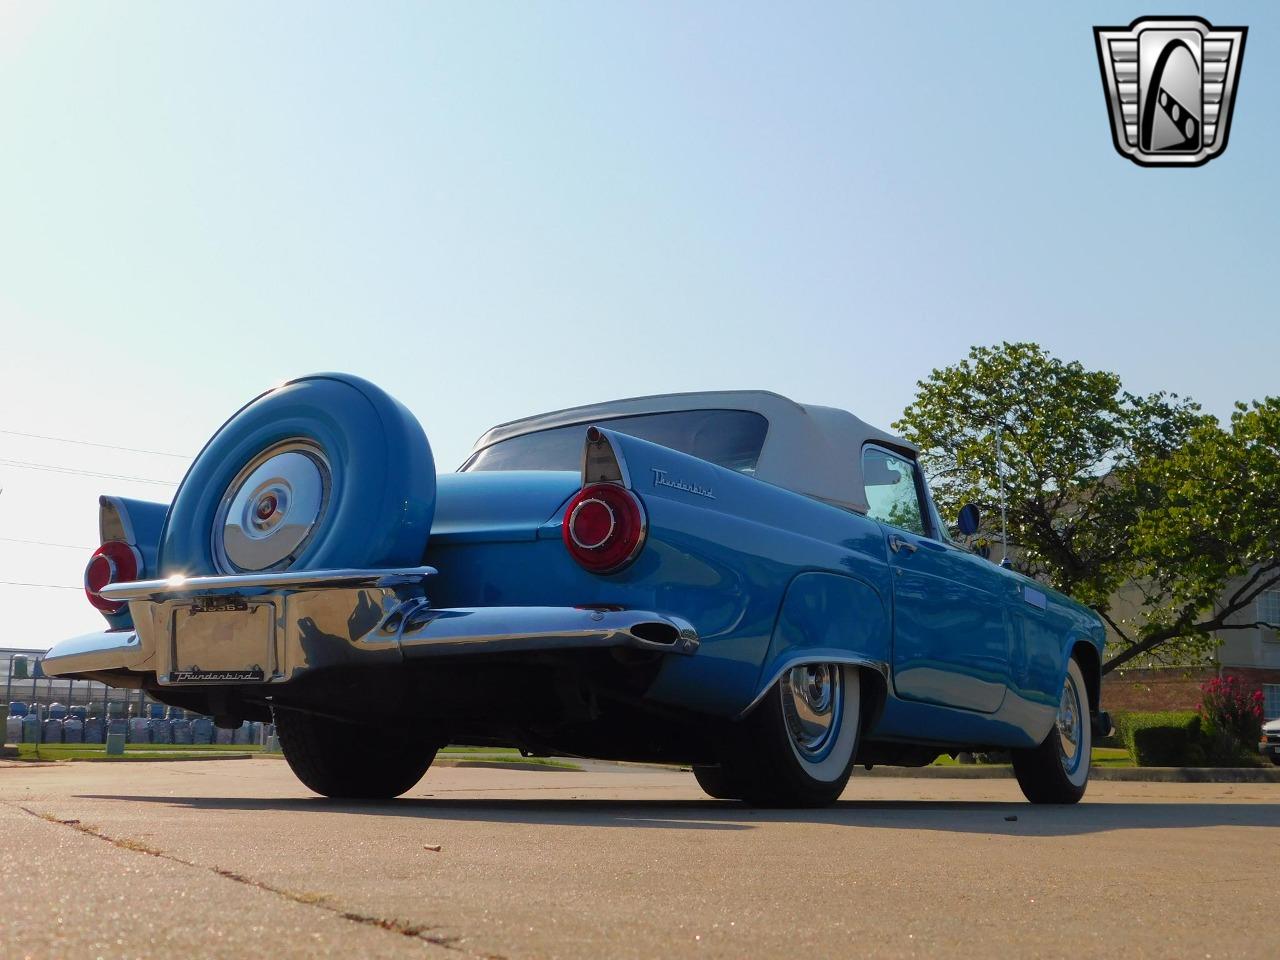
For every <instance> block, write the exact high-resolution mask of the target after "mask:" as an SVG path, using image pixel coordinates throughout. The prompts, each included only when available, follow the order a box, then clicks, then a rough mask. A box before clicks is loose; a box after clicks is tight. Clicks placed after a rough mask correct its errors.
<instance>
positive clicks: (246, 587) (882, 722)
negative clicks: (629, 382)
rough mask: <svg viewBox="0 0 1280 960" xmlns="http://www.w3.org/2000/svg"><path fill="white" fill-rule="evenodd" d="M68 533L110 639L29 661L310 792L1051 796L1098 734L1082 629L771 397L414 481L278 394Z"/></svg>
mask: <svg viewBox="0 0 1280 960" xmlns="http://www.w3.org/2000/svg"><path fill="white" fill-rule="evenodd" d="M973 523H974V518H973V515H972V513H971V512H970V514H969V516H967V517H966V518H965V522H964V523H963V524H962V526H964V527H966V528H968V529H969V530H971V529H972V526H973ZM101 532H102V546H101V547H100V548H99V549H98V550H97V551H96V552H95V553H94V555H93V557H92V559H91V560H90V562H89V565H88V567H87V569H86V572H85V590H86V593H87V595H88V598H89V600H90V602H91V603H93V604H94V606H96V607H97V608H98V609H99V610H101V611H102V613H103V614H104V616H105V617H106V619H107V621H108V623H109V625H110V629H109V630H106V631H104V632H102V633H96V634H91V635H89V636H84V637H78V638H75V639H71V640H67V641H65V642H63V643H60V644H58V645H57V646H56V647H55V648H54V649H53V650H52V651H50V653H49V655H48V657H47V659H46V660H45V661H44V666H45V670H46V672H48V673H50V674H54V675H58V676H67V677H82V678H92V679H96V680H103V681H106V682H109V683H113V684H118V685H125V686H132V687H141V688H143V689H145V690H146V691H147V692H148V693H149V694H150V695H151V696H153V697H155V698H156V699H158V700H160V701H163V702H165V703H169V704H174V705H176V706H179V707H185V708H188V709H191V710H196V711H199V712H202V713H207V714H211V715H212V716H213V717H214V718H215V720H216V722H217V723H218V724H219V725H222V726H237V725H239V724H240V723H242V722H243V721H244V720H246V719H255V720H268V719H273V718H274V720H275V722H276V724H277V728H278V730H279V736H280V742H281V744H282V746H283V749H284V752H285V756H286V758H287V760H288V762H289V764H290V765H291V766H292V768H293V770H294V771H295V773H296V774H297V775H298V777H299V778H300V779H301V780H302V781H303V783H305V784H306V785H307V786H308V787H310V788H311V789H313V790H315V791H317V792H319V793H321V794H325V795H327V796H332V797H365V798H385V797H393V796H396V795H399V794H401V793H403V792H404V791H406V790H408V789H410V788H411V787H412V786H413V785H414V784H415V783H416V782H417V781H418V780H419V779H420V778H421V777H422V775H423V773H424V772H425V771H426V770H427V768H428V767H429V766H430V764H431V762H432V759H433V758H434V756H435V754H436V751H437V749H438V748H439V747H440V746H442V745H443V744H446V743H468V744H491V745H514V746H517V747H519V748H520V749H521V750H522V751H524V752H525V753H527V754H531V755H547V754H568V755H579V756H588V757H600V758H613V759H622V760H642V761H643V760H647V761H664V762H677V763H688V764H691V765H692V766H693V770H694V773H695V774H696V776H697V778H698V782H699V783H700V784H701V785H702V787H703V788H704V789H705V790H706V792H707V793H709V794H710V795H712V796H714V797H719V798H724V799H735V800H745V801H748V802H751V803H756V804H771V805H780V806H815V805H821V804H827V803H830V802H832V801H834V800H835V799H836V798H837V797H839V796H840V794H841V792H842V791H843V790H844V788H845V785H846V782H847V781H848V779H849V775H850V772H851V771H852V769H853V768H854V766H855V765H857V764H862V765H865V766H866V767H868V768H870V767H871V766H872V765H875V764H888V765H902V766H918V765H923V764H927V763H930V762H931V761H933V760H934V759H935V758H936V757H938V756H939V755H940V754H944V753H951V754H955V753H957V752H959V751H966V750H968V751H971V750H979V749H981V750H1007V751H1010V752H1011V754H1012V757H1013V764H1014V769H1015V771H1016V773H1017V777H1018V782H1019V783H1020V784H1021V786H1022V789H1023V791H1024V793H1025V794H1026V796H1027V797H1028V798H1029V799H1030V800H1032V801H1033V802H1040V803H1071V802H1074V801H1076V800H1079V799H1080V797H1081V795H1082V794H1083V793H1084V790H1085V785H1086V783H1087V780H1088V777H1089V755H1090V745H1091V741H1092V736H1093V734H1094V733H1095V731H1097V730H1100V729H1108V728H1109V723H1108V721H1107V718H1106V715H1105V714H1104V713H1101V712H1100V710H1099V708H1098V693H1099V657H1100V653H1101V649H1102V645H1103V641H1104V633H1103V626H1102V623H1101V621H1100V620H1099V618H1098V617H1097V616H1096V615H1095V614H1094V613H1092V612H1091V611H1089V610H1088V609H1086V608H1084V607H1082V606H1080V605H1079V604H1077V603H1074V602H1073V601H1071V600H1070V599H1068V598H1067V597H1065V596H1063V595H1061V594H1059V593H1057V592H1055V591H1053V590H1052V589H1049V588H1048V587H1046V586H1045V585H1044V584H1041V583H1037V582H1035V581H1033V580H1029V579H1027V578H1026V577H1023V576H1020V575H1019V574H1017V573H1014V572H1012V571H1010V570H1005V569H1001V568H1000V567H999V566H997V565H995V564H992V563H990V562H988V561H987V560H984V559H983V558H981V557H979V556H977V555H976V554H974V553H972V552H970V551H969V550H967V549H965V548H964V547H963V546H961V545H960V544H958V543H957V542H955V541H954V540H953V539H952V538H951V536H950V535H949V534H948V532H947V527H946V525H945V524H944V522H943V520H942V518H941V517H939V515H938V511H937V510H936V508H935V507H934V505H933V502H932V500H931V499H930V495H929V490H928V488H927V486H926V484H925V482H924V479H923V477H922V476H921V471H920V469H919V467H918V466H917V463H916V451H915V450H914V448H913V447H912V446H911V444H909V443H907V442H905V441H904V440H902V439H901V438H899V437H895V436H892V435H890V434H888V433H884V432H882V431H880V430H877V429H875V428H873V427H871V426H868V425H867V424H866V423H863V422H862V421H861V420H859V419H858V418H857V417H854V416H852V415H851V414H849V413H845V412H844V411H842V410H835V409H831V408H827V407H817V406H807V405H801V404H797V403H794V402H792V401H790V400H787V399H786V398H784V397H781V396H778V395H776V394H772V393H765V392H760V391H742V392H726V393H687V394H673V395H668V396H657V397H644V398H640V399H634V400H622V401H618V402H614V403H605V404H599V405H596V406H589V407H579V408H577V409H572V410H563V411H560V412H557V413H551V414H546V415H543V416H537V417H531V418H529V419H525V420H517V421H515V422H512V423H507V424H503V425H502V426H499V427H495V428H494V429H492V430H490V431H489V432H488V433H486V434H485V435H484V436H483V437H481V438H480V440H479V442H478V443H477V444H476V446H475V449H474V451H473V452H472V454H471V456H470V457H469V459H468V460H467V461H466V463H464V464H463V465H462V467H461V469H460V470H459V471H458V472H457V473H452V474H443V475H439V476H437V474H436V470H435V465H434V462H433V460H432V456H431V450H430V447H429V446H428V443H427V439H426V436H425V434H424V433H423V430H422V427H421V426H420V425H419V423H418V421H417V420H416V419H415V418H414V417H413V416H412V415H411V414H410V413H409V412H408V411H407V410H406V409H405V408H404V407H402V406H401V405H400V404H399V403H397V402H396V401H395V400H393V399H392V398H391V397H389V396H388V395H387V394H386V393H384V392H383V391H382V390H380V389H379V388H377V387H376V386H374V385H373V384H370V383H368V382H366V381H364V380H361V379H359V378H357V377H352V376H346V375H340V374H322V375H316V376H310V377H303V378H300V379H297V380H293V381H290V382H289V383H286V384H284V385H282V386H280V387H278V388H276V389H274V390H271V391H269V392H267V393H264V394H263V395H261V396H259V397H258V398H256V399H255V400H253V401H252V402H251V403H249V404H248V405H246V406H245V407H244V408H242V409H241V410H240V411H239V412H238V413H236V415H235V416H233V417H232V418H231V419H230V420H229V421H227V423H226V424H225V425H224V426H223V427H222V428H221V429H220V430H219V431H218V432H217V433H216V434H215V435H214V437H213V438H212V439H211V440H210V441H209V442H208V443H207V444H206V445H205V447H204V449H203V450H202V451H201V452H200V454H199V456H198V457H197V458H196V459H195V461H194V463H193V464H192V466H191V469H190V470H189V471H188V473H187V475H186V477H185V478H184V479H183V481H182V484H181V486H180V487H179V489H178V492H177V494H176V496H175V497H174V500H173V502H172V503H171V504H169V505H167V506H166V505H163V504H154V503H145V502H139V501H132V500H125V499H122V498H116V497H103V498H102V501H101Z"/></svg>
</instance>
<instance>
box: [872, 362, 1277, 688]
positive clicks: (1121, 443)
mask: <svg viewBox="0 0 1280 960" xmlns="http://www.w3.org/2000/svg"><path fill="white" fill-rule="evenodd" d="M918 386H919V393H918V395H917V397H916V399H915V401H914V402H913V403H912V404H911V405H910V406H909V407H907V409H906V411H905V412H904V413H903V416H902V418H901V419H900V420H899V421H898V422H897V423H895V424H894V426H895V427H896V428H897V429H898V430H900V431H901V432H902V433H903V434H904V435H905V436H906V437H907V438H908V439H910V440H911V441H912V442H914V443H915V444H916V445H917V446H919V447H920V449H921V460H922V462H923V464H924V468H925V471H926V473H927V474H928V475H929V478H930V484H931V487H932V489H933V491H934V495H935V497H936V499H937V500H938V505H939V509H940V510H941V511H942V512H943V513H944V515H948V516H954V515H955V511H957V510H958V509H959V507H960V506H961V505H962V504H964V503H966V502H975V503H977V504H978V505H979V506H980V507H981V508H982V510H983V513H984V515H985V516H986V518H987V524H986V529H987V531H988V532H993V527H992V524H993V523H998V516H999V487H1000V475H999V473H998V471H997V467H996V449H995V446H996V436H997V433H999V434H1001V435H1002V438H1003V449H1004V461H1005V471H1004V482H1005V489H1006V494H1007V502H1008V522H1009V544H1010V548H1011V549H1012V550H1015V551H1016V552H1017V555H1018V566H1019V568H1020V569H1022V570H1023V571H1024V572H1026V573H1028V574H1030V575H1032V576H1036V577H1040V578H1042V579H1045V580H1047V581H1048V582H1050V583H1052V584H1054V585H1055V586H1056V587H1058V588H1059V589H1061V590H1063V591H1064V592H1066V593H1069V594H1071V595H1072V596H1074V597H1076V598H1077V599H1078V600H1080V601H1081V602H1083V603H1086V604H1088V605H1089V606H1091V607H1093V608H1094V609H1095V610H1097V611H1098V612H1099V613H1100V614H1101V615H1102V616H1103V618H1104V619H1106V620H1107V622H1108V623H1109V624H1110V626H1111V628H1112V636H1111V643H1112V646H1111V653H1112V656H1111V657H1110V658H1109V660H1108V662H1107V665H1106V669H1114V668H1115V667H1116V666H1119V665H1120V664H1122V663H1125V662H1127V661H1129V660H1131V659H1133V658H1134V657H1137V656H1141V655H1149V656H1152V657H1162V658H1181V657H1186V656H1188V655H1194V654H1200V653H1203V652H1204V650H1205V649H1207V648H1208V647H1210V646H1211V645H1212V642H1213V641H1212V638H1211V634H1212V633H1213V632H1214V631H1218V630H1223V629H1232V628H1234V627H1235V626H1237V625H1242V624H1237V623H1228V621H1229V620H1233V619H1234V620H1238V619H1239V618H1238V617H1236V614H1238V613H1240V611H1242V610H1244V609H1247V608H1248V607H1249V606H1250V605H1251V604H1252V603H1253V602H1254V601H1255V600H1256V597H1257V595H1258V593H1259V592H1261V591H1262V590H1264V589H1267V588H1268V587H1270V586H1274V585H1275V583H1276V582H1277V578H1280V570H1277V569H1276V568H1275V567H1274V566H1271V565H1272V564H1274V563H1275V560H1274V559H1272V558H1275V557H1277V556H1280V545H1278V543H1277V539H1278V538H1277V531H1280V525H1277V523H1275V522H1274V521H1268V522H1269V526H1267V529H1261V528H1258V527H1250V524H1249V522H1248V518H1249V517H1254V518H1257V519H1267V518H1268V517H1277V499H1276V497H1275V496H1274V494H1276V493H1280V491H1277V490H1276V489H1275V485H1276V484H1277V483H1280V479H1276V478H1280V470H1278V469H1277V467H1280V463H1277V462H1276V459H1277V446H1276V443H1275V436H1274V435H1273V434H1268V432H1267V431H1268V430H1276V429H1280V409H1277V406H1276V404H1275V403H1274V402H1272V401H1267V402H1266V403H1264V404H1261V405H1255V406H1254V407H1252V408H1249V409H1248V410H1245V409H1244V408H1241V410H1240V411H1239V412H1238V414H1237V416H1236V418H1235V419H1233V423H1232V429H1231V430H1230V431H1226V430H1223V429H1222V428H1221V427H1220V426H1219V425H1218V423H1217V421H1216V420H1214V419H1213V418H1212V417H1208V416H1205V415H1204V414H1202V413H1201V412H1200V408H1199V406H1198V405H1197V404H1195V403H1194V402H1192V401H1190V400H1188V399H1185V398H1183V397H1179V396H1177V395H1175V394H1169V393H1155V394H1151V395H1148V396H1138V395H1135V394H1132V393H1130V392H1128V391H1126V390H1124V389H1123V385H1122V384H1121V382H1120V378H1119V377H1118V376H1116V375H1115V374H1113V373H1108V372H1105V371H1097V370H1088V369H1086V368H1085V367H1084V366H1083V365H1082V364H1080V363H1078V362H1074V361H1071V362H1068V361H1063V360H1060V359H1058V358H1056V357H1053V356H1051V355H1049V354H1048V353H1047V352H1046V351H1045V350H1043V349H1042V348H1041V347H1040V346H1038V345H1037V344H1034V343H1003V344H1001V345H999V346H995V347H974V348H973V349H972V350H970V352H969V356H968V357H967V358H966V359H964V360H962V361H961V362H960V363H957V364H955V365H954V366H950V367H946V368H944V369H941V370H934V371H933V372H932V374H931V375H930V376H929V377H928V378H927V379H925V380H923V381H921V382H920V383H919V385H918ZM1267 443H1270V448H1269V451H1270V452H1269V453H1268V452H1267V449H1268V448H1267ZM1246 467H1247V469H1248V470H1249V471H1253V472H1254V473H1256V472H1259V471H1263V470H1265V469H1268V467H1270V469H1272V471H1273V473H1272V474H1271V477H1272V480H1271V481H1270V486H1268V485H1267V483H1266V482H1263V483H1261V484H1260V487H1259V489H1261V488H1266V489H1269V490H1270V491H1271V492H1272V494H1273V496H1272V499H1271V501H1270V503H1269V506H1268V507H1267V508H1266V509H1267V510H1269V511H1270V513H1269V514H1267V513H1266V511H1265V510H1264V511H1262V512H1259V509H1260V507H1261V505H1260V504H1259V503H1258V496H1256V495H1254V494H1253V493H1252V492H1249V491H1246V490H1245V489H1244V487H1245V486H1246V485H1247V484H1248V483H1249V482H1251V481H1247V480H1246V479H1245V478H1246V477H1247V476H1252V474H1250V473H1248V472H1242V471H1245V470H1246ZM1223 510H1226V511H1227V512H1226V514H1223V513H1222V512H1221V511H1223ZM1225 516H1230V517H1232V518H1233V519H1232V520H1231V521H1224V522H1223V523H1218V522H1216V521H1215V520H1214V518H1215V517H1225ZM1193 519H1194V523H1192V520H1193ZM1277 519H1280V518H1277ZM1228 528H1229V529H1228ZM1215 537H1216V539H1214V538H1215ZM1268 571H1270V572H1268ZM1240 577H1245V578H1246V580H1245V583H1244V585H1243V586H1241V587H1240V589H1239V590H1236V591H1234V592H1233V593H1232V594H1230V595H1229V596H1227V597H1226V598H1225V602H1224V598H1223V592H1224V591H1225V589H1226V587H1227V584H1228V583H1229V582H1232V581H1234V580H1235V579H1237V578H1240ZM1122 590H1124V591H1125V592H1126V593H1127V594H1129V595H1131V596H1133V597H1135V598H1136V604H1135V606H1136V610H1137V613H1136V614H1135V615H1133V616H1131V617H1125V618H1122V617H1121V616H1118V615H1115V614H1114V613H1113V609H1112V608H1113V605H1114V598H1115V596H1116V594H1117V592H1119V591H1122Z"/></svg>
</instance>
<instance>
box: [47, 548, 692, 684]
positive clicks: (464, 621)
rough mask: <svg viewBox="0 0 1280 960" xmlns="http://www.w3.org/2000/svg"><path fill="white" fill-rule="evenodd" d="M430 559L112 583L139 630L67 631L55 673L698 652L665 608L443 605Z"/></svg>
mask: <svg viewBox="0 0 1280 960" xmlns="http://www.w3.org/2000/svg"><path fill="white" fill-rule="evenodd" d="M433 573H435V571H434V570H432V569H431V568H430V567H417V568H410V569H404V570H321V571H304V572H298V573H290V572H285V573H274V574H254V575H246V576H229V577H199V578H192V579H178V578H175V579H173V580H153V581H140V582H136V583H122V584H115V585H112V586H110V587H107V588H106V589H105V590H103V595H104V596H108V597H110V598H111V599H117V600H127V601H128V602H129V609H130V612H131V614H132V616H133V622H134V625H135V627H136V630H135V631H104V632H103V633H98V634H89V635H87V636H83V637H76V638H74V639H71V640H64V641H63V642H62V643H59V644H57V645H56V646H55V647H54V648H53V649H52V650H50V651H49V653H48V654H47V655H46V657H45V659H44V671H45V672H46V673H48V674H50V675H52V676H62V677H65V676H88V675H94V679H103V678H106V677H112V678H118V677H122V676H133V675H147V674H154V675H155V678H156V681H157V682H158V683H160V684H161V685H175V686H194V685H201V686H208V685H210V684H223V685H225V684H240V683H255V684H256V683H268V684H270V683H283V682H287V681H289V680H293V679H295V678H297V677H298V676H299V675H300V674H301V673H303V672H306V671H308V670H314V669H318V668H323V667H332V666H342V665H374V666H376V665H393V664H396V663H401V662H403V661H405V660H411V659H419V658H426V657H443V656H463V655H471V654H482V653H509V652H517V651H528V650H558V649H574V648H584V647H631V648H633V649H640V650H652V651H659V652H663V653H676V654H683V655H689V654H692V653H694V652H695V651H696V650H697V648H698V642H699V640H698V634H697V631H696V630H695V629H694V628H693V626H692V624H690V623H688V622H687V621H685V620H683V619H681V618H680V617H676V616H672V615H670V614H664V613H654V612H650V611H643V610H616V609H610V608H585V607H473V608H453V609H449V608H446V609H436V608H432V607H431V606H430V604H429V603H428V602H427V599H426V597H425V596H424V595H423V589H422V583H423V581H424V580H425V578H426V577H428V576H430V575H431V574H433Z"/></svg>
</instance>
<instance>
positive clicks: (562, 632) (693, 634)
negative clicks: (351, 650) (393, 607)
mask: <svg viewBox="0 0 1280 960" xmlns="http://www.w3.org/2000/svg"><path fill="white" fill-rule="evenodd" d="M399 641H400V650H401V652H402V653H403V655H404V657H405V658H406V659H410V658H418V657H443V656H455V655H461V654H469V653H506V652H512V651H520V650H555V649H569V648H575V649H576V648H582V647H633V648H636V649H640V650H657V651H661V652H663V653H682V654H685V655H689V654H693V653H695V652H696V651H697V649H698V645H699V643H700V641H699V638H698V631H697V630H695V629H694V627H693V625H692V624H691V623H689V621H687V620H685V619H683V618H681V617H676V616H672V615H671V614H666V613H653V612H651V611H647V610H592V609H587V608H580V607H467V608H456V609H441V610H432V609H429V608H428V609H421V610H418V611H415V612H413V613H411V614H409V615H408V616H406V617H405V620H404V627H403V630H402V631H401V632H400V635H399Z"/></svg>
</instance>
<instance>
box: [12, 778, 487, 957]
mask: <svg viewBox="0 0 1280 960" xmlns="http://www.w3.org/2000/svg"><path fill="white" fill-rule="evenodd" d="M0 802H3V803H5V804H6V805H7V806H11V807H16V808H17V809H19V810H21V811H22V812H23V813H25V814H28V815H30V816H33V817H36V818H37V819H40V820H44V821H45V822H47V823H52V824H56V825H58V826H62V827H70V828H71V829H73V830H77V831H79V832H80V833H83V834H85V835H86V836H90V837H95V838H96V839H98V840H102V841H104V842H106V843H109V844H111V845H112V846H113V847H117V848H119V849H121V850H129V851H131V852H133V853H141V854H145V855H146V856H149V857H157V858H159V859H161V860H168V861H170V862H172V863H177V864H180V865H182V866H184V867H191V868H193V869H196V870H207V871H209V872H211V873H214V874H217V875H218V876H220V877H223V878H225V879H227V880H231V881H233V882H234V883H242V884H244V885H245V886H249V887H255V888H257V889H258V890H262V891H265V892H266V893H272V894H275V895H276V896H278V897H283V898H284V899H285V900H289V901H290V902H292V903H297V904H301V905H302V906H304V907H314V908H315V909H317V910H324V911H326V912H328V913H332V914H335V915H337V916H339V917H341V918H342V919H343V920H349V921H351V922H352V923H360V924H364V925H365V926H370V927H379V928H381V929H383V930H387V931H389V932H391V933H398V934H400V935H401V936H403V937H409V938H411V939H414V940H421V941H423V942H424V943H430V944H432V945H433V946H437V947H443V948H444V949H446V950H452V951H455V952H457V953H462V952H463V948H462V947H461V946H459V943H458V941H459V940H460V939H461V938H460V937H457V936H447V935H444V934H433V933H431V932H430V931H431V930H433V929H434V928H433V927H432V926H430V925H429V924H422V923H410V922H408V921H405V920H398V919H396V918H394V917H377V916H373V915H370V914H365V913H357V912H355V911H354V910H346V909H343V908H342V907H339V906H336V905H334V904H332V903H328V902H326V900H327V898H326V897H323V896H317V895H315V894H309V893H294V892H293V891H291V890H286V889H284V888H283V887H276V886H273V885H271V884H269V883H266V882H265V881H263V880H257V879H255V878H253V877H248V876H245V875H244V874H242V873H237V872H236V871H234V870H227V869H224V868H222V867H216V866H205V865H204V864H201V863H195V862H194V861H191V860H184V859H183V858H182V857H179V856H175V855H174V854H172V853H167V852H165V851H164V850H159V849H157V848H155V847H151V846H148V845H147V844H145V843H142V842H141V841H139V840H133V839H130V838H128V837H113V836H110V835H109V834H106V833H103V832H102V831H101V830H99V829H98V828H97V827H95V826H93V825H92V824H87V823H82V822H81V821H80V820H75V819H69V820H64V819H62V818H61V817H56V816H54V815H53V814H51V813H40V812H39V811H37V810H32V809H31V808H29V807H25V806H23V805H22V804H20V803H13V802H11V801H0ZM472 956H475V957H477V958H479V960H506V958H504V957H502V956H500V955H498V954H491V953H485V954H472Z"/></svg>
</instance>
